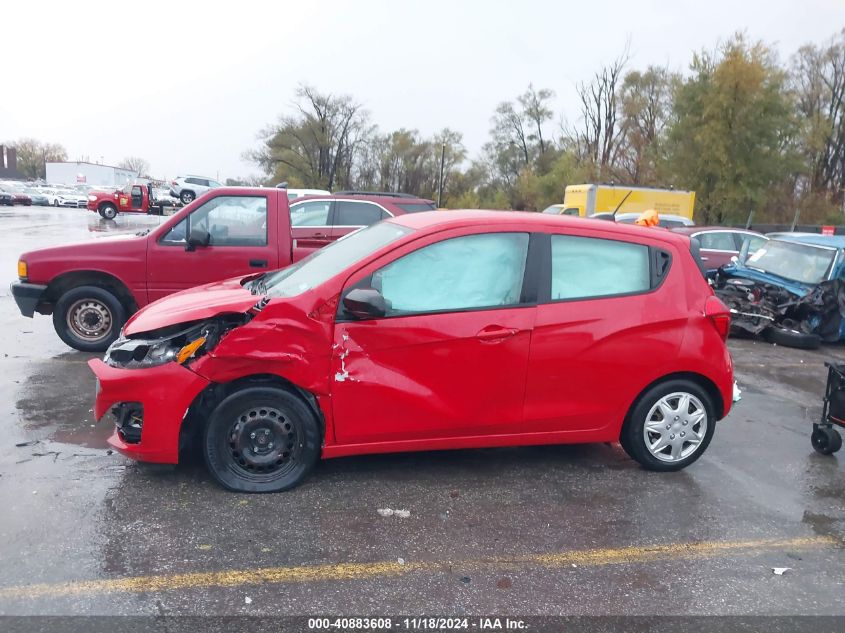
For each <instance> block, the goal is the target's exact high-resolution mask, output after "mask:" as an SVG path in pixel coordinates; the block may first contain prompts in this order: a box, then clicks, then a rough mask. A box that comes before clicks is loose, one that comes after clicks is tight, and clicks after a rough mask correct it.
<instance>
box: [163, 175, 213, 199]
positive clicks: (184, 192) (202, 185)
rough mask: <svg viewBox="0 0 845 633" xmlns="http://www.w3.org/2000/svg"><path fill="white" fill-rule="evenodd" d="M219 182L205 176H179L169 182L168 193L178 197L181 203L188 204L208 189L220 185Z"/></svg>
mask: <svg viewBox="0 0 845 633" xmlns="http://www.w3.org/2000/svg"><path fill="white" fill-rule="evenodd" d="M222 186H223V185H221V184H220V183H219V182H217V181H216V180H212V179H211V178H206V177H205V176H179V177H178V178H176V180H173V181H171V182H170V195H171V196H173V197H174V198H179V199H180V200H181V201H182V204H188V203H189V202H193V201H194V200H196V199H197V197H199V196H201V195H202V194H204V193H205V192H206V191H208V190H209V189H216V188H217V187H222Z"/></svg>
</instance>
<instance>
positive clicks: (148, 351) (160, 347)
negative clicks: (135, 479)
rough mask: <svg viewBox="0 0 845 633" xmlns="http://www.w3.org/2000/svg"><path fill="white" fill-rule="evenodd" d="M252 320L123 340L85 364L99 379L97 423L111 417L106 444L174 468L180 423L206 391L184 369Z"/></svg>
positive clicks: (233, 317)
mask: <svg viewBox="0 0 845 633" xmlns="http://www.w3.org/2000/svg"><path fill="white" fill-rule="evenodd" d="M251 318H252V316H251V315H250V313H226V314H221V315H218V316H216V317H213V318H211V319H206V320H203V321H199V322H197V321H195V322H189V323H181V324H177V325H172V326H166V327H163V328H160V329H158V330H152V331H148V332H142V333H137V334H131V335H128V336H121V338H119V339H118V340H117V341H115V342H114V343H113V344H112V345H111V347H109V349H108V351H107V352H106V354H105V357H104V358H103V360H98V359H95V360H91V361H89V363H88V365H89V367H90V368H91V370H92V371H93V372H94V374H95V376H96V377H97V396H96V401H95V404H94V416H95V419H96V420H100V419H101V418H103V417H104V416H105V415H106V414H107V413H110V414H111V417H112V422H113V423H114V428H115V430H114V433H113V434H112V436H111V437H110V438H109V440H108V441H109V444H110V445H111V446H112V447H113V448H115V449H116V450H118V451H119V452H121V453H123V454H124V455H127V456H129V457H132V458H134V459H138V460H141V461H148V462H159V463H176V462H178V459H179V437H180V436H179V432H180V428H181V426H182V423H183V421H184V419H185V417H186V415H187V412H188V410H189V408H190V406H191V403H192V402H193V401H194V399H195V398H196V396H197V394H199V393H200V392H202V391H203V389H205V388H206V387H207V386H208V385H209V380H208V379H207V378H205V377H203V376H201V375H199V374H197V373H196V372H194V371H192V370H191V369H189V368H188V366H187V365H188V364H189V363H191V362H192V361H193V360H194V359H197V358H201V357H203V356H205V355H206V354H208V353H210V352H211V351H212V350H213V349H215V347H217V345H218V344H219V342H220V340H221V339H222V338H223V337H224V335H225V334H226V333H227V332H229V331H230V330H232V329H233V328H235V327H238V326H239V325H243V324H244V323H246V322H248V321H249V320H250V319H251Z"/></svg>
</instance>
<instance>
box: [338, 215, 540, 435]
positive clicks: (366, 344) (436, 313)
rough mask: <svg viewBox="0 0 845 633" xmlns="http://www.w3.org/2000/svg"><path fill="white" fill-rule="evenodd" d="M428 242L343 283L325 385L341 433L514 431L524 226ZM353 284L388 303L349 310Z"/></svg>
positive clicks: (524, 305)
mask: <svg viewBox="0 0 845 633" xmlns="http://www.w3.org/2000/svg"><path fill="white" fill-rule="evenodd" d="M472 230H476V231H477V230H478V229H477V228H474V229H472ZM433 240H436V241H433ZM421 241H422V240H421ZM425 242H428V243H423V244H421V245H420V246H417V247H415V249H416V250H413V251H411V252H405V253H402V254H400V256H398V257H396V256H393V255H391V258H387V259H386V260H385V261H384V262H379V263H376V264H375V265H373V266H372V267H370V268H368V269H366V270H364V271H362V272H361V273H360V274H359V275H358V276H356V278H354V279H351V280H350V283H349V285H347V287H346V288H345V289H344V292H343V293H342V296H341V307H340V312H339V314H338V321H337V322H336V325H335V332H334V348H333V358H332V362H333V368H332V378H333V380H332V387H331V390H332V404H333V411H334V420H335V438H336V441H337V442H338V443H340V444H359V443H370V442H392V441H418V440H422V441H425V440H428V439H434V438H451V437H472V436H480V435H490V434H505V433H518V432H519V431H520V426H521V421H522V406H523V396H524V393H525V376H526V372H527V365H528V350H529V344H530V340H531V330H532V328H533V326H534V315H535V312H536V307H535V306H534V305H532V302H531V301H529V300H527V299H526V296H525V294H524V293H523V292H522V290H523V285H524V276H525V265H526V258H527V251H528V242H529V236H528V234H527V233H513V232H493V231H489V232H485V233H480V234H479V233H476V234H470V235H460V234H459V235H455V234H454V233H452V234H451V235H447V236H444V237H439V236H432V237H431V238H430V240H425ZM354 289H368V290H369V291H370V293H372V292H373V291H375V292H377V293H379V294H381V295H382V298H383V299H384V301H385V305H386V306H387V310H386V313H385V314H384V315H383V316H376V317H364V318H361V316H360V315H359V316H358V317H355V316H354V315H347V314H345V309H344V307H343V306H344V304H343V297H344V296H345V295H346V294H347V293H349V292H351V291H352V290H354ZM420 447H421V448H424V447H425V445H424V444H423V445H420Z"/></svg>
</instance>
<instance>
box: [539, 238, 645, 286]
mask: <svg viewBox="0 0 845 633" xmlns="http://www.w3.org/2000/svg"><path fill="white" fill-rule="evenodd" d="M551 240H552V289H551V300H552V301H560V300H565V299H589V298H593V297H609V296H613V295H623V294H632V293H637V292H646V291H648V290H649V289H650V288H651V267H650V264H649V249H648V247H647V246H644V245H642V244H631V243H630V242H619V241H615V240H604V239H598V238H592V237H575V236H571V235H552V236H551Z"/></svg>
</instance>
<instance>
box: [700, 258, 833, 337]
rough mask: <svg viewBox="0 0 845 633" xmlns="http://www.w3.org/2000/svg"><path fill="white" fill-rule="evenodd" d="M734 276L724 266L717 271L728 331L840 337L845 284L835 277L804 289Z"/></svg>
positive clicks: (733, 273)
mask: <svg viewBox="0 0 845 633" xmlns="http://www.w3.org/2000/svg"><path fill="white" fill-rule="evenodd" d="M785 286H787V284H784V285H779V284H776V283H772V282H770V281H762V280H756V279H750V278H748V277H746V276H739V275H737V269H736V268H733V267H726V268H722V269H719V271H718V272H717V273H716V279H715V292H716V295H717V296H718V297H719V298H720V299H721V300H722V301H723V302H724V303H725V305H727V306H728V308H729V309H730V311H731V333H732V334H735V335H736V334H739V335H745V336H758V335H762V334H764V333H765V332H766V331H767V330H768V329H769V328H772V327H775V328H781V329H786V330H791V331H795V332H801V333H803V334H807V335H815V336H818V337H820V338H821V339H822V340H823V341H826V342H833V341H838V340H840V338H841V331H842V327H843V317H845V284H843V283H842V282H841V281H840V280H838V279H834V280H830V281H823V282H821V283H819V284H818V285H816V286H813V287H811V288H809V289H806V290H805V291H804V292H803V294H802V290H803V289H796V288H792V287H790V288H787V287H785Z"/></svg>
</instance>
